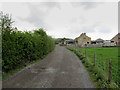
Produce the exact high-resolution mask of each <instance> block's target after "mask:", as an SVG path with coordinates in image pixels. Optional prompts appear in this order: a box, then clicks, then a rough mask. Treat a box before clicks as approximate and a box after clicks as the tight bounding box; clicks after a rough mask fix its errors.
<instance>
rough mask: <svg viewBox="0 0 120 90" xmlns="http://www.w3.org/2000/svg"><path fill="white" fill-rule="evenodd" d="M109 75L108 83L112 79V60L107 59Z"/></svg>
mask: <svg viewBox="0 0 120 90" xmlns="http://www.w3.org/2000/svg"><path fill="white" fill-rule="evenodd" d="M108 73H109V76H108V82H109V83H110V82H111V80H112V60H111V59H110V60H109V72H108Z"/></svg>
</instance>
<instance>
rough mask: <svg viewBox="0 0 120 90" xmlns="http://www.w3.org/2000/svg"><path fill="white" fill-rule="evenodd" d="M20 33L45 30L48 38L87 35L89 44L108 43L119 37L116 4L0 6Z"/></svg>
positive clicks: (52, 3) (21, 4) (68, 3)
mask: <svg viewBox="0 0 120 90" xmlns="http://www.w3.org/2000/svg"><path fill="white" fill-rule="evenodd" d="M0 10H2V11H3V12H4V13H8V14H11V15H12V18H13V20H14V21H15V23H14V24H13V26H14V27H17V28H18V29H19V30H22V31H26V30H27V31H31V30H34V29H38V28H44V29H45V31H46V32H47V34H48V35H50V36H52V37H54V38H58V37H67V38H73V39H74V38H76V37H78V36H79V35H80V34H81V33H86V34H87V35H88V36H89V37H91V38H92V40H95V39H97V38H102V39H105V40H109V39H111V38H112V37H113V36H115V35H116V34H117V33H118V3H117V2H34V3H33V2H31V3H30V2H29V3H26V2H23V3H21V2H19V3H13V2H10V3H0Z"/></svg>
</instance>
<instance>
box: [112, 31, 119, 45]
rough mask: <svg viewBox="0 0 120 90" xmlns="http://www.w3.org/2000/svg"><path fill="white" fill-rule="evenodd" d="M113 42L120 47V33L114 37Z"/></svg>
mask: <svg viewBox="0 0 120 90" xmlns="http://www.w3.org/2000/svg"><path fill="white" fill-rule="evenodd" d="M111 42H115V43H116V46H120V33H118V34H117V35H116V36H114V37H113V38H112V39H111Z"/></svg>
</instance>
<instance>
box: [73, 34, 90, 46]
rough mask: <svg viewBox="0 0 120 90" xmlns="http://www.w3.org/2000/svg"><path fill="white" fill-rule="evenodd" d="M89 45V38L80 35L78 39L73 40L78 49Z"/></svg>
mask: <svg viewBox="0 0 120 90" xmlns="http://www.w3.org/2000/svg"><path fill="white" fill-rule="evenodd" d="M90 43H91V38H90V37H88V36H87V35H86V33H82V34H81V35H80V36H79V37H77V38H75V45H76V46H79V47H87V45H88V44H90Z"/></svg>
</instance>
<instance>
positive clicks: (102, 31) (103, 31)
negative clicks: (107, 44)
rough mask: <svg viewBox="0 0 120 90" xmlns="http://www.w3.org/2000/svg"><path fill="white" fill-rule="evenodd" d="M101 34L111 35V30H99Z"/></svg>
mask: <svg viewBox="0 0 120 90" xmlns="http://www.w3.org/2000/svg"><path fill="white" fill-rule="evenodd" d="M99 32H101V33H110V32H111V30H110V29H105V28H104V29H100V30H99Z"/></svg>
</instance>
